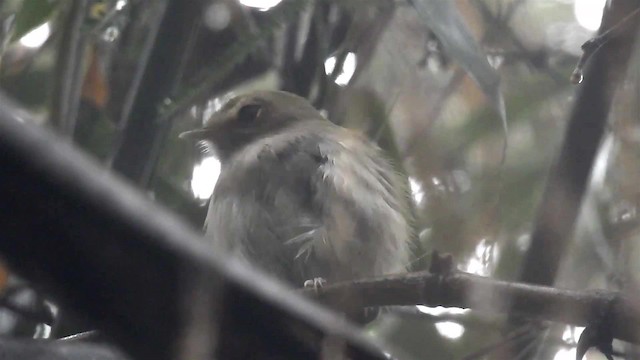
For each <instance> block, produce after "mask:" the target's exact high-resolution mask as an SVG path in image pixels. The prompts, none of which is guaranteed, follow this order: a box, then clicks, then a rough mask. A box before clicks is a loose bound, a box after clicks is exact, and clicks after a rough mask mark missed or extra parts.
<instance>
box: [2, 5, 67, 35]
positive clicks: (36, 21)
mask: <svg viewBox="0 0 640 360" xmlns="http://www.w3.org/2000/svg"><path fill="white" fill-rule="evenodd" d="M56 3H57V2H56V1H54V0H25V1H24V2H23V4H22V8H21V9H20V11H19V12H18V14H17V15H16V26H15V29H14V33H13V38H12V41H16V40H18V39H20V38H21V37H23V36H24V35H25V34H27V33H28V32H29V31H31V30H33V29H35V28H37V27H38V26H40V25H42V24H44V23H45V22H47V21H48V20H49V19H50V18H51V14H52V13H53V10H54V9H55V7H56Z"/></svg>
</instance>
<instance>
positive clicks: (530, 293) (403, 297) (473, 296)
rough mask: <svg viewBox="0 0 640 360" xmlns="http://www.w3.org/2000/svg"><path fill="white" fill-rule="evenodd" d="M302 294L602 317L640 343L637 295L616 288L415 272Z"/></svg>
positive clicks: (582, 322)
mask: <svg viewBox="0 0 640 360" xmlns="http://www.w3.org/2000/svg"><path fill="white" fill-rule="evenodd" d="M301 292H302V293H304V294H305V295H308V296H310V297H313V298H316V299H318V300H320V301H321V302H328V303H340V302H345V301H351V300H354V299H357V300H358V301H360V302H361V303H362V304H364V306H372V307H374V306H406V305H418V304H419V305H422V304H424V305H428V306H445V307H462V308H471V309H474V310H478V311H485V312H492V313H496V314H499V313H507V312H509V311H514V312H515V313H516V314H519V315H522V316H526V317H533V318H536V319H540V320H550V321H555V322H562V323H567V324H572V325H578V326H587V325H590V324H592V323H594V322H596V321H598V320H600V319H606V320H607V321H608V323H609V325H610V326H611V329H612V335H613V336H614V337H615V338H618V339H620V340H625V341H629V342H633V343H640V300H636V301H635V302H634V300H633V299H630V298H628V297H625V296H623V295H622V294H620V293H618V292H607V291H601V290H585V291H574V290H566V289H557V288H553V287H546V286H537V285H529V284H524V283H514V282H507V281H500V280H495V279H491V278H487V277H481V276H477V275H473V274H468V273H464V272H457V271H456V272H451V273H449V274H446V275H438V274H433V273H430V272H415V273H410V274H402V275H393V276H387V277H384V278H377V279H365V280H358V281H353V282H343V283H336V284H331V285H326V286H323V287H321V288H319V289H317V290H314V289H304V290H301Z"/></svg>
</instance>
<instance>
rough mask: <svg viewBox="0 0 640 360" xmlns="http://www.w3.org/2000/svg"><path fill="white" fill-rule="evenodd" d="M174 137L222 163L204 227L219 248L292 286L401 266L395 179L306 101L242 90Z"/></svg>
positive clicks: (406, 233) (403, 228) (401, 224)
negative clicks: (198, 145)
mask: <svg viewBox="0 0 640 360" xmlns="http://www.w3.org/2000/svg"><path fill="white" fill-rule="evenodd" d="M180 136H181V137H182V138H187V139H192V140H199V141H205V142H208V143H210V145H211V146H212V148H213V150H214V151H215V153H216V154H217V156H218V157H219V159H220V161H221V163H222V172H221V175H220V178H219V179H218V182H217V184H216V186H215V190H214V192H213V196H212V198H211V201H210V205H209V211H208V214H207V218H206V223H205V229H206V234H207V236H208V237H209V238H211V239H212V241H213V243H214V245H215V247H216V249H218V250H219V251H225V252H228V253H230V254H231V255H233V256H235V257H237V258H240V259H243V260H245V261H246V262H248V263H249V264H251V265H253V266H255V267H258V268H259V269H262V270H263V271H266V272H267V273H270V274H272V275H274V276H276V277H278V278H280V279H281V280H284V281H285V282H288V283H289V284H290V285H292V286H294V287H300V286H302V285H303V284H305V282H307V281H308V280H318V279H323V280H324V281H327V282H336V281H343V280H354V279H361V278H370V277H373V276H379V275H384V274H390V273H399V272H404V271H406V266H407V264H408V259H409V238H410V234H411V231H410V226H409V223H408V220H407V219H408V213H409V212H408V196H407V195H406V193H405V192H404V191H403V190H402V189H404V188H405V187H404V183H403V181H402V180H401V178H400V176H399V175H398V174H396V173H395V172H394V170H393V169H392V167H391V165H390V163H389V162H388V161H387V160H386V159H385V158H384V157H383V155H382V152H381V150H380V149H379V148H378V147H377V146H375V145H374V144H373V143H371V142H369V141H368V140H367V139H365V138H364V137H362V136H360V135H359V134H357V133H355V132H352V131H351V130H347V129H345V128H343V127H340V126H337V125H335V124H333V123H331V122H330V121H329V120H327V119H326V118H325V117H324V116H322V114H321V113H320V112H319V111H318V110H316V109H315V108H314V107H313V106H312V105H311V104H310V103H309V102H308V101H307V100H306V99H304V98H302V97H299V96H297V95H294V94H291V93H287V92H283V91H254V92H250V93H248V94H245V95H240V96H237V97H235V98H232V99H231V100H229V101H228V102H227V103H226V104H225V105H224V106H223V107H222V108H221V109H220V110H219V111H218V112H217V113H215V114H214V115H213V116H212V117H211V118H210V119H208V120H207V121H206V122H205V124H204V126H203V127H202V128H201V129H197V130H193V131H188V132H185V133H183V134H181V135H180ZM321 282H322V281H320V283H321ZM317 283H318V281H316V284H317Z"/></svg>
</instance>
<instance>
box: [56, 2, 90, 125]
mask: <svg viewBox="0 0 640 360" xmlns="http://www.w3.org/2000/svg"><path fill="white" fill-rule="evenodd" d="M86 7H87V1H86V0H74V1H72V2H70V3H69V4H68V12H67V14H68V15H67V17H68V20H67V21H66V22H65V25H64V27H63V30H62V33H61V36H60V42H61V44H60V47H59V49H58V57H57V60H56V61H57V68H58V69H57V71H56V79H55V85H54V87H55V91H54V98H53V104H52V110H51V123H52V124H54V126H56V127H57V128H58V130H59V131H60V132H61V133H62V134H65V135H67V136H72V135H73V132H74V129H75V124H76V117H77V114H78V104H79V102H80V89H81V87H82V73H83V71H82V58H83V55H84V53H83V49H84V43H85V40H86V38H85V37H84V36H83V35H82V33H81V30H82V25H83V23H84V18H85V9H86Z"/></svg>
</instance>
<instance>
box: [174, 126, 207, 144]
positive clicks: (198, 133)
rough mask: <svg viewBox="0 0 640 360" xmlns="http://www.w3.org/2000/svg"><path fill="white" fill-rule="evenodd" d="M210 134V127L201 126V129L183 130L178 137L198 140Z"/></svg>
mask: <svg viewBox="0 0 640 360" xmlns="http://www.w3.org/2000/svg"><path fill="white" fill-rule="evenodd" d="M210 134H211V129H207V128H202V129H195V130H189V131H185V132H183V133H181V134H180V135H179V136H178V137H179V138H180V139H185V140H193V141H198V140H204V139H206V138H208V137H209V135H210Z"/></svg>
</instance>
